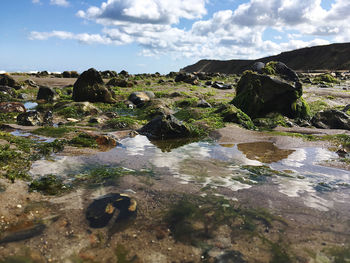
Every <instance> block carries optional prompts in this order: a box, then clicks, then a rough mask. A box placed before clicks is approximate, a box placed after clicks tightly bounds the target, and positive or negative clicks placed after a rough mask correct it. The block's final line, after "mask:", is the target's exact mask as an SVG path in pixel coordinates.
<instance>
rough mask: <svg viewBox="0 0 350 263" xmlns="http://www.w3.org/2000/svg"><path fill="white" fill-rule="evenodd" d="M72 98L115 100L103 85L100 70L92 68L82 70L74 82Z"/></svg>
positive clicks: (76, 99) (92, 100)
mask: <svg viewBox="0 0 350 263" xmlns="http://www.w3.org/2000/svg"><path fill="white" fill-rule="evenodd" d="M73 100H74V101H90V102H107V103H113V102H115V100H114V99H113V94H112V92H111V91H110V90H108V89H107V88H106V87H105V85H104V83H103V80H102V76H101V74H100V72H98V71H97V70H95V69H93V68H91V69H89V70H87V71H84V72H83V73H82V74H81V75H80V76H79V78H78V79H77V81H76V82H75V83H74V87H73Z"/></svg>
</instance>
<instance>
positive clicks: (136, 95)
mask: <svg viewBox="0 0 350 263" xmlns="http://www.w3.org/2000/svg"><path fill="white" fill-rule="evenodd" d="M153 98H155V95H154V93H153V92H152V91H137V92H133V93H131V94H130V96H129V98H128V99H129V100H130V101H131V102H132V103H134V104H135V105H136V106H137V107H140V106H142V105H144V103H145V102H146V101H150V100H151V99H153Z"/></svg>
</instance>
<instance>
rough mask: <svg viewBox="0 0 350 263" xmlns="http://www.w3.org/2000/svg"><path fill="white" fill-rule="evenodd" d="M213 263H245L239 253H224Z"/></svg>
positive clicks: (233, 251) (231, 251)
mask: <svg viewBox="0 0 350 263" xmlns="http://www.w3.org/2000/svg"><path fill="white" fill-rule="evenodd" d="M214 262H215V263H246V262H247V261H245V260H244V259H243V255H242V253H241V252H239V251H235V250H230V251H225V252H224V253H223V254H222V255H220V256H218V257H216V258H215V261H214Z"/></svg>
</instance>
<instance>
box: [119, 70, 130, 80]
mask: <svg viewBox="0 0 350 263" xmlns="http://www.w3.org/2000/svg"><path fill="white" fill-rule="evenodd" d="M119 75H121V76H124V77H126V78H127V77H129V73H128V72H127V71H125V70H122V71H120V72H119Z"/></svg>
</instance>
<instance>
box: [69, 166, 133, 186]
mask: <svg viewBox="0 0 350 263" xmlns="http://www.w3.org/2000/svg"><path fill="white" fill-rule="evenodd" d="M129 174H136V172H134V171H131V170H127V169H124V168H122V167H107V166H101V167H95V168H90V169H89V170H87V171H86V172H84V173H81V174H78V175H75V176H74V178H75V180H76V181H75V184H81V183H84V184H86V185H89V186H99V185H107V184H108V185H110V184H114V185H117V184H118V182H119V179H120V178H121V177H123V176H125V175H129Z"/></svg>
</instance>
